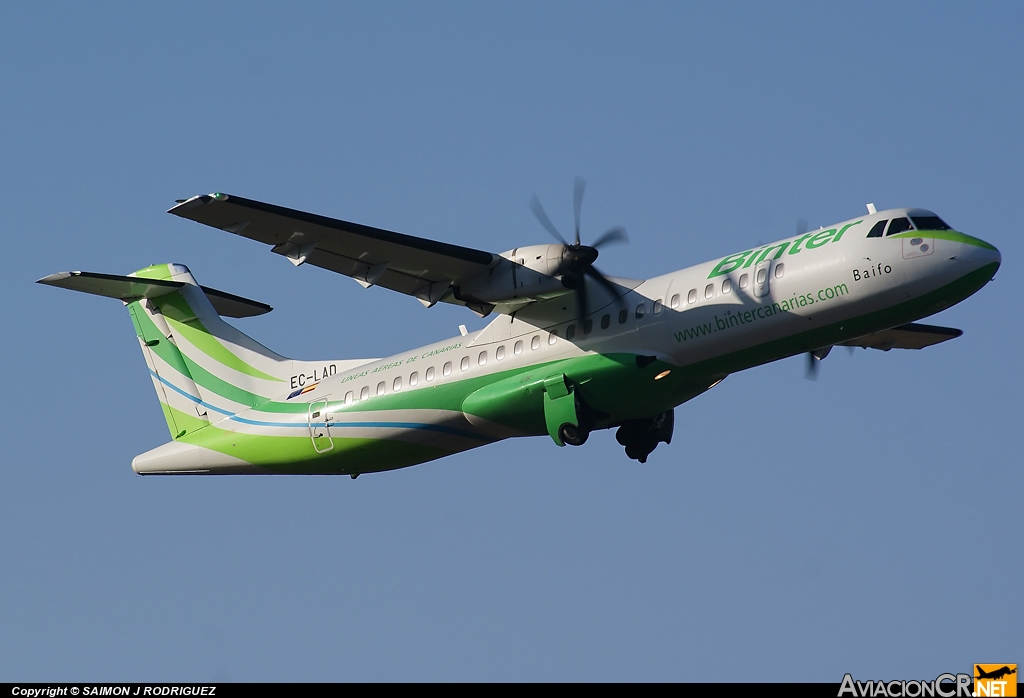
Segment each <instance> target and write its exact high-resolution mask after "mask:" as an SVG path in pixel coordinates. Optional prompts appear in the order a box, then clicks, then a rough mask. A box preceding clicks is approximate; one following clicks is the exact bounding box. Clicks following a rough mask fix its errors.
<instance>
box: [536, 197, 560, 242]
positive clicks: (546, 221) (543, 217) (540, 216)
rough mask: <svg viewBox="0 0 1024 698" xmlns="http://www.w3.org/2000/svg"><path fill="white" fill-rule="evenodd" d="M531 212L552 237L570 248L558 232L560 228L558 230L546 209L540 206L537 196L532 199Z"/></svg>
mask: <svg viewBox="0 0 1024 698" xmlns="http://www.w3.org/2000/svg"><path fill="white" fill-rule="evenodd" d="M530 210H531V211H533V215H535V216H536V217H537V220H538V221H540V224H541V225H543V226H544V227H545V228H546V229H547V231H548V232H549V233H551V235H552V237H554V238H555V239H556V240H558V241H559V242H560V243H562V244H563V245H565V246H566V247H568V246H569V243H567V242H566V241H565V238H563V237H562V234H561V233H559V232H558V228H556V227H555V224H554V223H552V222H551V219H550V218H548V214H547V213H546V212H545V211H544V207H543V206H541V205H540V199H538V198H537V195H536V194H534V195H533V196H532V197H531V198H530Z"/></svg>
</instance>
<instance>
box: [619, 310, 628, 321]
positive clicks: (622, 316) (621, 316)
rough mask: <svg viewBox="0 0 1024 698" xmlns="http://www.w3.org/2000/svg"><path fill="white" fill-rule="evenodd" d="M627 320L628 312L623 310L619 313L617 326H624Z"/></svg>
mask: <svg viewBox="0 0 1024 698" xmlns="http://www.w3.org/2000/svg"><path fill="white" fill-rule="evenodd" d="M628 319H629V311H628V310H626V309H625V308H623V309H622V310H620V311H619V324H620V325H625V324H626V320H628Z"/></svg>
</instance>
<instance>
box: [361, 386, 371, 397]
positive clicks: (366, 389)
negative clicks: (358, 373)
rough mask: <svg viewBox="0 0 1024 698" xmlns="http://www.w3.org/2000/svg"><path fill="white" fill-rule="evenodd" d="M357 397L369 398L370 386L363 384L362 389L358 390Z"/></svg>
mask: <svg viewBox="0 0 1024 698" xmlns="http://www.w3.org/2000/svg"><path fill="white" fill-rule="evenodd" d="M359 399H360V400H369V399H370V386H368V385H364V386H363V389H362V390H360V391H359Z"/></svg>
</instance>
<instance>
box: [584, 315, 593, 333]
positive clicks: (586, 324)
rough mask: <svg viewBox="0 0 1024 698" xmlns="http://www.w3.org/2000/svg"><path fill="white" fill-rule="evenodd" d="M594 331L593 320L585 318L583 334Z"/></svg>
mask: <svg viewBox="0 0 1024 698" xmlns="http://www.w3.org/2000/svg"><path fill="white" fill-rule="evenodd" d="M593 331H594V321H593V320H591V319H590V318H587V319H586V320H584V321H583V334H590V333H591V332H593Z"/></svg>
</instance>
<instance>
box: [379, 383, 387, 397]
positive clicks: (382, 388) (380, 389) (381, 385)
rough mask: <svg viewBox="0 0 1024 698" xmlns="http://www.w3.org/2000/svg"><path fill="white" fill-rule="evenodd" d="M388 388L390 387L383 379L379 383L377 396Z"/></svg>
mask: <svg viewBox="0 0 1024 698" xmlns="http://www.w3.org/2000/svg"><path fill="white" fill-rule="evenodd" d="M387 389H388V387H387V386H386V385H384V381H381V382H380V383H378V384H377V396H378V397H380V396H381V395H383V394H384V392H385V391H386V390H387Z"/></svg>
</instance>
